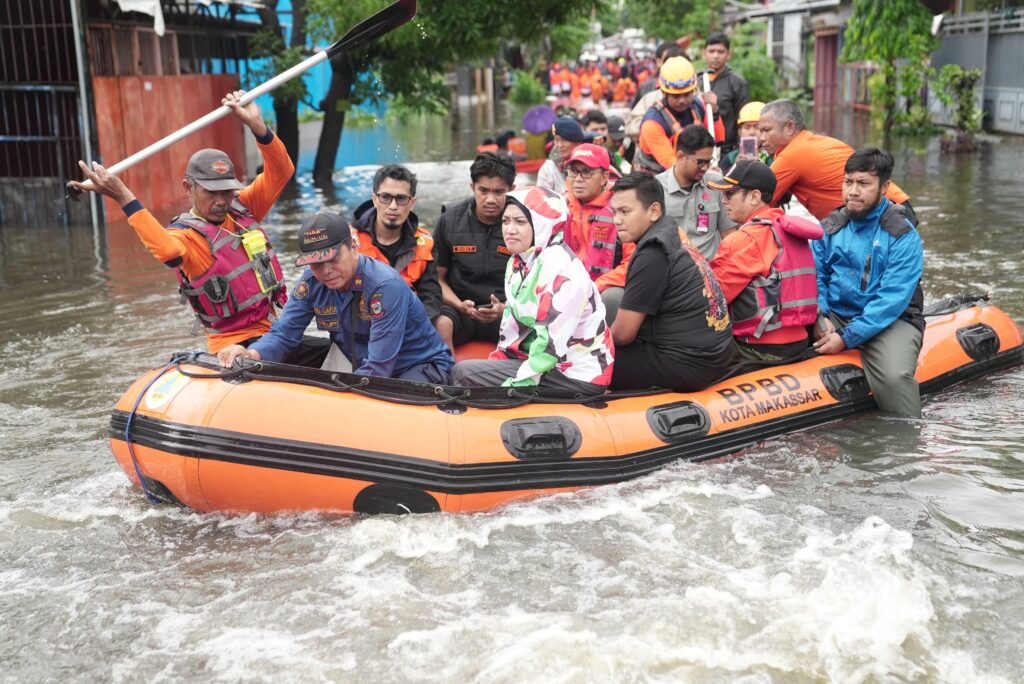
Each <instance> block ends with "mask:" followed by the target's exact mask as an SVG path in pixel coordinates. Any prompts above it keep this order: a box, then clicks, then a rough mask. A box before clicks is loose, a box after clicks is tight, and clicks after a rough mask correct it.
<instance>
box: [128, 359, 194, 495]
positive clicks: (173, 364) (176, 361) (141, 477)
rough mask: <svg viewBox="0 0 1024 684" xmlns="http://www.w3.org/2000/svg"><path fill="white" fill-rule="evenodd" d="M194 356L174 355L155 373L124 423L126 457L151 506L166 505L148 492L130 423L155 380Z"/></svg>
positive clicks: (136, 398)
mask: <svg viewBox="0 0 1024 684" xmlns="http://www.w3.org/2000/svg"><path fill="white" fill-rule="evenodd" d="M196 356H198V353H197V352H186V353H183V354H181V355H180V356H179V355H175V356H174V358H172V359H171V360H170V362H169V363H168V364H167V365H166V366H164V367H163V368H161V369H160V372H159V373H157V374H156V375H155V376H153V379H152V380H150V381H149V382H148V383H146V386H145V387H143V388H142V391H140V392H139V396H137V397H135V403H134V404H132V410H131V411H129V412H128V421H127V422H126V423H125V426H124V441H125V444H127V445H128V455H129V456H130V457H131V459H132V467H134V468H135V475H136V476H137V477H138V478H139V485H141V486H142V491H143V492H144V493H145V495H146V498H147V499H148V500H149V502H150V503H151V504H158V505H159V504H162V503H166V502H165V501H164V499H162V498H161V497H159V496H157V495H156V494H154V493H153V492H152V491H150V489H149V486H148V485H147V484H146V477H145V476H144V475H143V474H142V468H140V467H139V461H138V459H137V458H136V457H135V448H134V447H133V446H132V438H131V431H132V421H133V420H134V419H135V412H136V411H137V410H138V408H139V404H141V403H142V397H144V396H146V392H148V391H149V388H150V387H152V386H153V385H154V384H155V383H156V381H157V380H159V379H160V378H162V377H163V376H164V374H165V373H166V372H167V371H169V370H170V369H171V368H176V367H178V366H179V364H181V363H182V362H183V361H186V360H189V359H192V358H195V357H196ZM190 377H192V376H190Z"/></svg>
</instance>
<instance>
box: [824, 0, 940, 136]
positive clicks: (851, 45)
mask: <svg viewBox="0 0 1024 684" xmlns="http://www.w3.org/2000/svg"><path fill="white" fill-rule="evenodd" d="M931 21H932V15H931V13H930V12H929V11H928V10H927V9H926V8H925V7H924V5H922V4H921V3H920V2H919V1H918V0H853V15H852V16H851V17H850V23H849V24H848V25H847V27H846V34H845V36H844V45H843V53H842V55H841V59H842V61H844V62H854V61H861V60H870V61H872V62H874V63H876V64H878V66H879V70H880V71H879V74H878V77H877V78H875V79H873V81H872V82H871V84H872V99H873V100H874V102H875V103H876V104H877V106H878V112H879V113H880V115H881V116H882V120H883V122H884V123H883V128H884V131H885V134H886V136H888V135H889V133H890V132H891V131H892V129H893V126H894V125H895V124H896V122H897V118H898V117H897V115H898V111H897V104H898V102H897V97H898V95H899V94H900V86H899V82H898V74H899V72H898V69H897V64H898V62H899V61H900V60H912V61H917V62H919V61H921V60H922V59H924V58H925V57H926V56H927V54H928V53H929V52H931V50H933V49H934V47H935V42H936V41H935V38H934V37H933V36H932V34H931ZM915 97H916V98H918V99H919V98H920V95H919V94H917V95H915Z"/></svg>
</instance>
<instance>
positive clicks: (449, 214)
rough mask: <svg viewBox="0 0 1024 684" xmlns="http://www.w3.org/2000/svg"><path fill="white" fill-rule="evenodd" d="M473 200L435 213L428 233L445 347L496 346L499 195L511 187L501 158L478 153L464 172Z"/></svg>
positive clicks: (500, 274)
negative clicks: (473, 342)
mask: <svg viewBox="0 0 1024 684" xmlns="http://www.w3.org/2000/svg"><path fill="white" fill-rule="evenodd" d="M469 176H470V180H471V184H470V187H471V188H472V189H473V196H472V197H470V198H469V199H466V200H463V201H461V202H457V203H455V204H452V205H445V206H443V207H441V216H440V218H438V220H437V226H436V227H435V228H434V262H435V263H436V264H437V275H438V280H440V282H441V315H440V316H439V317H438V319H437V331H438V332H439V333H441V337H442V338H443V339H444V341H445V342H446V343H448V345H449V346H457V345H460V344H464V343H466V342H468V341H469V340H474V339H476V340H485V341H487V342H493V343H497V342H498V329H499V326H500V324H501V314H502V312H503V311H504V310H505V304H504V302H503V301H502V300H503V299H504V296H505V264H506V263H508V258H509V251H508V249H507V248H506V247H505V241H504V239H503V238H502V235H501V214H502V212H504V211H505V195H506V193H508V192H509V191H510V190H512V186H513V185H514V184H515V181H516V165H515V162H513V161H512V159H511V158H510V157H509V156H508V155H505V154H496V153H494V152H482V153H480V154H478V155H477V157H476V159H475V160H474V161H473V165H472V166H471V167H469Z"/></svg>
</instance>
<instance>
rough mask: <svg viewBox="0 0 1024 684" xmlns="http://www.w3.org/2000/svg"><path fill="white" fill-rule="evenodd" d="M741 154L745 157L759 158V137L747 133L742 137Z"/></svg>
mask: <svg viewBox="0 0 1024 684" xmlns="http://www.w3.org/2000/svg"><path fill="white" fill-rule="evenodd" d="M740 156H742V157H743V158H745V159H756V158H757V138H755V137H754V136H746V135H745V136H743V137H742V138H740Z"/></svg>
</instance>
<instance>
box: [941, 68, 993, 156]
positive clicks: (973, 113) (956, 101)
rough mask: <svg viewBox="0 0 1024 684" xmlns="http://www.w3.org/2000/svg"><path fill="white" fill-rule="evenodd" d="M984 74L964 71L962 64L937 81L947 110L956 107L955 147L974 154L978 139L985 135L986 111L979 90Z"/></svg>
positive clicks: (948, 69)
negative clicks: (981, 103)
mask: <svg viewBox="0 0 1024 684" xmlns="http://www.w3.org/2000/svg"><path fill="white" fill-rule="evenodd" d="M980 80H981V70H979V69H964V68H963V67H962V66H960V65H959V64H947V65H946V66H944V67H942V69H940V70H939V73H938V77H937V78H936V79H935V94H936V96H937V97H938V98H939V101H940V102H942V104H944V105H946V106H947V107H955V110H954V112H953V125H954V126H956V138H955V143H954V147H955V149H957V150H964V151H966V150H973V149H974V148H975V147H976V146H977V143H976V141H975V135H976V134H977V133H980V132H981V122H982V118H983V117H984V111H982V109H981V107H979V106H978V100H977V87H978V81H980Z"/></svg>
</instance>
